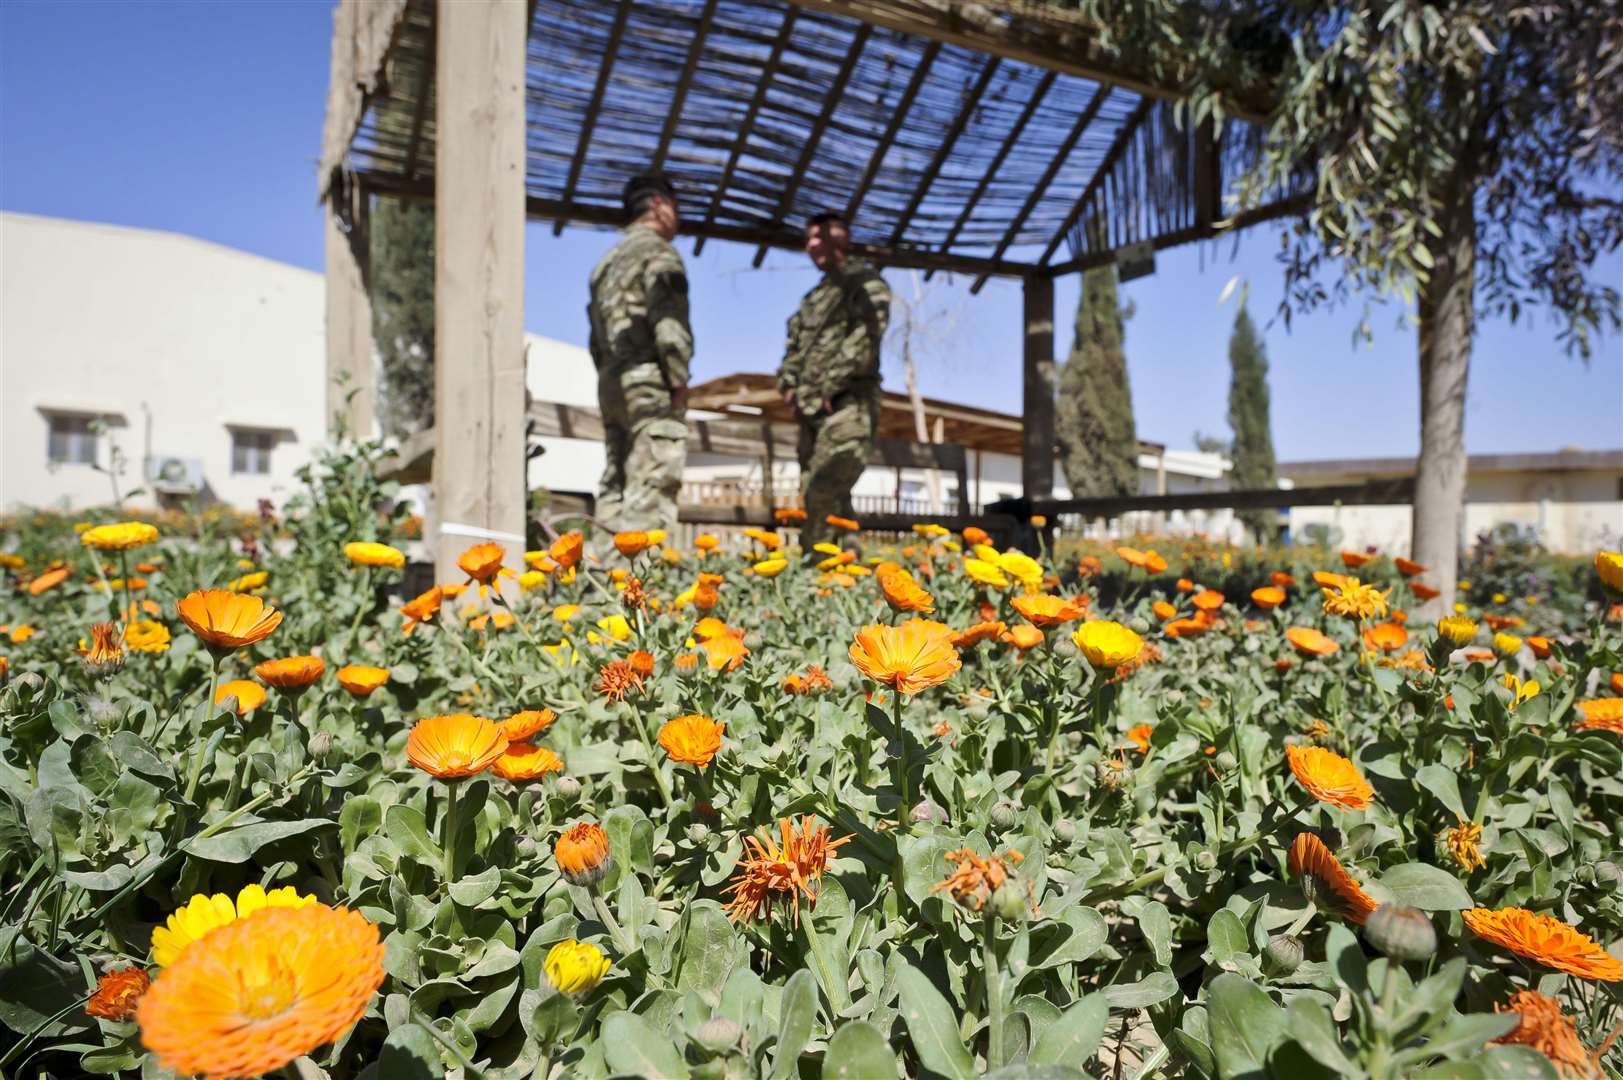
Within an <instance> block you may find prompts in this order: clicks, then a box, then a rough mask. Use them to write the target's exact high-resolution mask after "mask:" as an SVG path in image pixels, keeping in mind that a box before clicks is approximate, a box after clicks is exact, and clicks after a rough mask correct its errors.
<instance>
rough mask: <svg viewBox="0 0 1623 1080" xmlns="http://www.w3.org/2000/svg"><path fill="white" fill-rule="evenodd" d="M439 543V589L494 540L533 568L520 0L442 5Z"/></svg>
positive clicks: (437, 265)
mask: <svg viewBox="0 0 1623 1080" xmlns="http://www.w3.org/2000/svg"><path fill="white" fill-rule="evenodd" d="M436 15H437V30H438V41H437V47H436V48H437V51H436V60H435V66H436V68H437V71H438V78H437V83H438V86H437V97H436V110H435V129H436V131H437V133H438V140H439V141H438V147H437V150H436V155H435V161H436V169H435V190H434V208H435V210H434V351H435V355H436V360H437V362H436V364H435V374H434V409H435V415H434V431H435V446H434V496H435V511H436V512H435V519H436V521H437V522H438V526H437V530H436V532H437V536H436V537H435V539H434V541H433V542H434V550H435V565H436V569H437V572H438V580H440V581H442V582H450V581H456V580H459V579H460V578H462V577H463V576H464V575H462V574H460V573H459V572H458V570H457V565H456V560H457V556H458V555H460V554H461V553H462V552H463V550H465V549H466V548H467V547H468V546H469V545H471V544H475V543H479V542H481V541H486V540H489V541H494V542H496V543H499V544H501V545H502V546H503V547H505V548H506V549H507V558H506V559H505V560H504V561H505V563H506V565H508V566H510V567H513V568H515V569H521V568H522V567H523V555H524V523H525V477H524V221H525V217H524V196H525V187H524V179H525V175H524V174H525V168H524V161H525V149H524V147H525V124H524V61H525V51H526V42H527V40H528V25H527V9H526V6H525V3H524V0H485V2H481V3H465V2H461V0H438V9H437V12H436Z"/></svg>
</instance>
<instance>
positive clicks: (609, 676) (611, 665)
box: [592, 660, 642, 701]
mask: <svg viewBox="0 0 1623 1080" xmlns="http://www.w3.org/2000/svg"><path fill="white" fill-rule="evenodd" d="M592 689H594V690H596V691H597V692H598V693H599V694H602V695H603V697H604V698H606V699H607V700H609V701H624V700H625V699H626V695H627V694H629V693H631V692H632V691H633V690H641V689H642V676H641V675H638V674H637V672H636V669H634V668H633V667H632V666H631V665H630V664H629V663H628V662H627V661H625V660H611V661H609V662H608V663H607V664H604V665H603V666H602V667H600V668H598V669H597V683H596V684H595V685H594V686H593V687H592Z"/></svg>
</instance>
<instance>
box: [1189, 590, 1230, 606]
mask: <svg viewBox="0 0 1623 1080" xmlns="http://www.w3.org/2000/svg"><path fill="white" fill-rule="evenodd" d="M1189 602H1190V603H1192V604H1194V605H1195V607H1197V608H1199V609H1200V610H1201V611H1216V610H1217V609H1218V608H1220V607H1222V606H1223V605H1224V604H1225V603H1226V602H1227V597H1225V596H1224V595H1223V594H1222V593H1220V592H1218V591H1217V590H1215V589H1203V590H1201V591H1200V592H1198V593H1196V594H1195V595H1194V596H1193V597H1192V598H1191V599H1190V601H1189Z"/></svg>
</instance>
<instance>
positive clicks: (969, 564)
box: [964, 559, 1009, 589]
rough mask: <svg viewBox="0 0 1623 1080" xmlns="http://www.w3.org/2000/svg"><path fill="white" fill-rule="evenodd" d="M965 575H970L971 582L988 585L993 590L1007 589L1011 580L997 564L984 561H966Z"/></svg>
mask: <svg viewBox="0 0 1623 1080" xmlns="http://www.w3.org/2000/svg"><path fill="white" fill-rule="evenodd" d="M964 573H966V574H968V575H969V578H970V580H971V581H974V582H977V583H979V584H981V585H986V586H988V587H990V588H993V589H1007V588H1008V587H1009V579H1008V577H1007V575H1005V574H1004V573H1003V570H1002V569H1001V568H1000V567H999V566H997V564H995V563H990V562H987V561H985V560H984V559H965V560H964Z"/></svg>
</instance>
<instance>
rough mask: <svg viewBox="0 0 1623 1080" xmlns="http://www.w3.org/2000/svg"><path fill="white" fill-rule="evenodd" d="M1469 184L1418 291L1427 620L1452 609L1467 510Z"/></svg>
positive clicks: (1417, 514) (1420, 558)
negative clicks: (1429, 590)
mask: <svg viewBox="0 0 1623 1080" xmlns="http://www.w3.org/2000/svg"><path fill="white" fill-rule="evenodd" d="M1473 194H1474V193H1473V192H1472V190H1471V187H1470V185H1469V184H1464V183H1460V184H1456V185H1454V186H1453V187H1452V188H1451V190H1450V191H1449V193H1448V195H1447V198H1448V199H1449V204H1448V205H1447V206H1445V207H1443V209H1442V213H1441V214H1440V215H1439V217H1438V223H1439V224H1440V225H1441V226H1442V229H1443V235H1442V237H1441V238H1440V239H1439V241H1438V244H1437V247H1438V249H1439V250H1438V253H1437V257H1436V261H1437V265H1436V267H1435V268H1434V269H1433V270H1432V273H1431V277H1430V279H1429V280H1428V281H1426V283H1425V284H1424V285H1422V286H1421V290H1420V460H1419V461H1418V462H1417V463H1416V468H1415V494H1414V532H1413V537H1412V540H1411V544H1410V556H1409V557H1410V558H1412V559H1414V560H1415V561H1416V562H1420V563H1424V564H1425V565H1426V566H1427V567H1429V569H1428V570H1427V571H1426V572H1425V573H1424V574H1423V575H1421V580H1422V581H1424V582H1426V583H1427V584H1428V585H1431V586H1433V587H1434V588H1436V589H1438V590H1440V595H1439V596H1438V597H1437V599H1435V600H1431V601H1428V602H1427V603H1425V604H1423V605H1421V607H1420V609H1419V610H1418V612H1417V613H1416V614H1417V615H1419V617H1421V618H1423V619H1427V620H1431V619H1437V618H1440V617H1441V616H1443V615H1446V614H1448V613H1449V612H1451V611H1452V610H1453V605H1454V589H1455V584H1456V583H1457V581H1458V579H1459V553H1460V540H1461V535H1460V534H1461V531H1462V528H1461V527H1462V524H1463V518H1464V514H1465V468H1466V458H1465V379H1466V374H1467V372H1468V371H1469V369H1470V366H1471V332H1472V323H1473V307H1472V300H1473V297H1472V293H1473V287H1474V285H1475V280H1476V215H1475V207H1474V206H1473V204H1472V196H1473Z"/></svg>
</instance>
